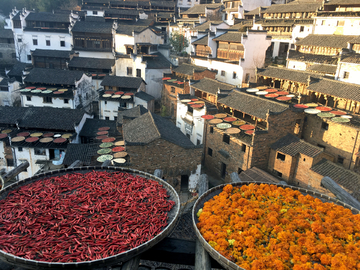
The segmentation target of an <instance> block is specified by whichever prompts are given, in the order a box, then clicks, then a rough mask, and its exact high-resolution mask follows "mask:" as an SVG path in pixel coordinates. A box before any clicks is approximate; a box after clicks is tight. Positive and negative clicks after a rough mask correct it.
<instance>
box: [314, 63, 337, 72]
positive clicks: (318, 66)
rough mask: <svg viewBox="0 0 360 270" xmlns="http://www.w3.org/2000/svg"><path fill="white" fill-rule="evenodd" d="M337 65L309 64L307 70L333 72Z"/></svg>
mask: <svg viewBox="0 0 360 270" xmlns="http://www.w3.org/2000/svg"><path fill="white" fill-rule="evenodd" d="M336 68H337V66H335V65H321V64H315V65H312V66H310V67H309V68H308V69H307V70H310V71H315V72H318V73H322V74H335V73H336Z"/></svg>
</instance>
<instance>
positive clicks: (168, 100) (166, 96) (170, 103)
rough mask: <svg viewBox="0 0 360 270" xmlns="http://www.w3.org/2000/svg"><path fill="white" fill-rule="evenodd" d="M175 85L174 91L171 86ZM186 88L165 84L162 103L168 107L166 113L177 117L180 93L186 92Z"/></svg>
mask: <svg viewBox="0 0 360 270" xmlns="http://www.w3.org/2000/svg"><path fill="white" fill-rule="evenodd" d="M172 87H174V88H173V89H174V91H175V92H172V90H171V88H172ZM184 92H185V91H184V88H180V87H176V86H174V85H170V84H164V86H163V93H162V99H161V104H162V105H163V106H165V107H166V115H168V116H171V117H176V107H177V106H176V102H177V96H178V94H184Z"/></svg>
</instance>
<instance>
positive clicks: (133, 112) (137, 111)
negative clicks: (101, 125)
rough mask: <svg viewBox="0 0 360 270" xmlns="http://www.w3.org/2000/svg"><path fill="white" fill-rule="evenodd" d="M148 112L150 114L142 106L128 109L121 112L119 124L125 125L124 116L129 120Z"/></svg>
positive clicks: (119, 113)
mask: <svg viewBox="0 0 360 270" xmlns="http://www.w3.org/2000/svg"><path fill="white" fill-rule="evenodd" d="M147 112H148V110H147V109H146V108H145V107H144V106H142V105H140V106H136V107H134V108H131V109H128V110H123V111H119V112H118V120H117V122H118V123H119V124H123V119H124V116H125V117H127V118H137V117H139V116H141V115H143V114H145V113H147Z"/></svg>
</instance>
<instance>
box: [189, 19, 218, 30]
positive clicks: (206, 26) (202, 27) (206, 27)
mask: <svg viewBox="0 0 360 270" xmlns="http://www.w3.org/2000/svg"><path fill="white" fill-rule="evenodd" d="M221 23H223V21H207V22H204V23H202V24H199V25H197V26H195V27H194V28H193V30H195V31H205V30H209V29H210V26H211V25H219V24H221Z"/></svg>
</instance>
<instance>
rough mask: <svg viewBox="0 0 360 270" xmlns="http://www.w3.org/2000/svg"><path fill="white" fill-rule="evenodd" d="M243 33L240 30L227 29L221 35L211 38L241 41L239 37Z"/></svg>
mask: <svg viewBox="0 0 360 270" xmlns="http://www.w3.org/2000/svg"><path fill="white" fill-rule="evenodd" d="M243 34H244V33H242V32H235V31H228V32H226V33H224V34H222V35H221V36H218V37H216V38H214V39H213V40H215V41H226V42H236V43H241V38H242V36H243Z"/></svg>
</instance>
